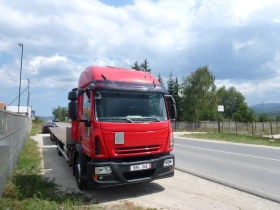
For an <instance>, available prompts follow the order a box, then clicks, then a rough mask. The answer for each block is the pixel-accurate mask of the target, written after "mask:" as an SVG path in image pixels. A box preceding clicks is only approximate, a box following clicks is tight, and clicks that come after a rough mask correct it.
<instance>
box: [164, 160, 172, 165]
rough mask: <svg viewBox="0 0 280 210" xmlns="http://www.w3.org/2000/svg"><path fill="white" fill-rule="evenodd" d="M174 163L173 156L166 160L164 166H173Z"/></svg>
mask: <svg viewBox="0 0 280 210" xmlns="http://www.w3.org/2000/svg"><path fill="white" fill-rule="evenodd" d="M172 165H173V158H172V159H166V160H164V163H163V166H172Z"/></svg>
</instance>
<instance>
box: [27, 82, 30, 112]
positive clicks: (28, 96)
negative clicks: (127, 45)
mask: <svg viewBox="0 0 280 210" xmlns="http://www.w3.org/2000/svg"><path fill="white" fill-rule="evenodd" d="M27 81H28V95H27V116H28V117H31V116H29V98H30V92H29V84H30V79H27Z"/></svg>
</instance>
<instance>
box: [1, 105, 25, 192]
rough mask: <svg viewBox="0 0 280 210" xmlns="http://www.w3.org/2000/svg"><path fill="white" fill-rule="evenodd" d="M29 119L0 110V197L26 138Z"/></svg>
mask: <svg viewBox="0 0 280 210" xmlns="http://www.w3.org/2000/svg"><path fill="white" fill-rule="evenodd" d="M29 122H30V119H29V118H28V117H26V116H22V115H17V114H14V113H11V112H9V111H6V110H0V197H1V196H2V193H3V189H4V187H5V185H6V181H7V178H8V175H9V174H10V173H11V172H12V171H13V169H14V168H15V166H16V163H17V160H18V156H19V153H20V151H21V149H22V145H23V143H24V142H25V140H26V139H27V136H28V130H29Z"/></svg>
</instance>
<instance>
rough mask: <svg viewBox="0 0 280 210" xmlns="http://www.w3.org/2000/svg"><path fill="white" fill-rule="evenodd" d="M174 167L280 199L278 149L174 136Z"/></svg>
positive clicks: (265, 196)
mask: <svg viewBox="0 0 280 210" xmlns="http://www.w3.org/2000/svg"><path fill="white" fill-rule="evenodd" d="M174 154H175V157H176V163H175V165H176V168H178V169H181V170H183V171H186V172H189V173H191V174H195V175H198V176H200V177H203V178H206V179H209V180H212V181H216V182H219V183H222V184H225V185H228V186H231V187H234V188H237V189H241V190H243V191H246V192H249V193H252V194H255V195H259V196H261V197H264V198H268V199H271V200H274V201H278V202H280V149H276V148H268V147H259V146H247V145H237V144H228V143H219V142H212V141H210V142H209V141H205V140H204V141H203V140H187V139H181V138H175V149H174Z"/></svg>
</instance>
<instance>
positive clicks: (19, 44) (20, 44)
mask: <svg viewBox="0 0 280 210" xmlns="http://www.w3.org/2000/svg"><path fill="white" fill-rule="evenodd" d="M18 46H20V47H21V61H20V75H19V90H18V114H19V106H20V88H21V73H22V56H23V44H22V43H18Z"/></svg>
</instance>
